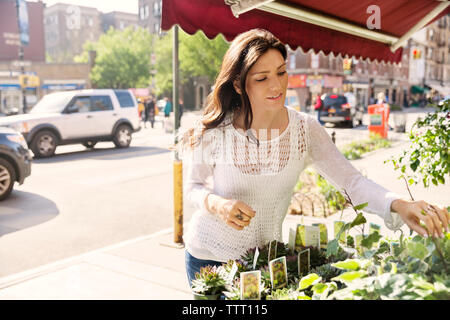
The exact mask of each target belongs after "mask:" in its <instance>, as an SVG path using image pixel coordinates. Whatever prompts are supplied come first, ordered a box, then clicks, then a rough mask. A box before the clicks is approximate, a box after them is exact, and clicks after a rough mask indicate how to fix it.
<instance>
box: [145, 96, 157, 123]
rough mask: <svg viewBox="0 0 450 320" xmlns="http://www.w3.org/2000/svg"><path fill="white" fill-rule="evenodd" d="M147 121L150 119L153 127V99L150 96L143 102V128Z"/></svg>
mask: <svg viewBox="0 0 450 320" xmlns="http://www.w3.org/2000/svg"><path fill="white" fill-rule="evenodd" d="M147 121H150V125H151V127H152V129H153V127H154V124H155V100H154V98H153V97H152V96H150V97H149V98H148V99H147V101H146V102H145V128H147Z"/></svg>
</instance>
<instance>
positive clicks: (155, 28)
mask: <svg viewBox="0 0 450 320" xmlns="http://www.w3.org/2000/svg"><path fill="white" fill-rule="evenodd" d="M153 30H154V33H159V23H155V24H154V26H153Z"/></svg>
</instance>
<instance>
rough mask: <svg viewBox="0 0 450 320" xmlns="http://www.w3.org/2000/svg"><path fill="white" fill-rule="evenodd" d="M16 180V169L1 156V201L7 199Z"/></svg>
mask: <svg viewBox="0 0 450 320" xmlns="http://www.w3.org/2000/svg"><path fill="white" fill-rule="evenodd" d="M15 181H16V171H15V170H14V167H13V166H12V165H11V163H10V162H9V161H7V160H5V159H1V158H0V201H1V200H4V199H6V198H7V197H8V196H9V195H10V193H11V191H12V189H13V186H14V182H15Z"/></svg>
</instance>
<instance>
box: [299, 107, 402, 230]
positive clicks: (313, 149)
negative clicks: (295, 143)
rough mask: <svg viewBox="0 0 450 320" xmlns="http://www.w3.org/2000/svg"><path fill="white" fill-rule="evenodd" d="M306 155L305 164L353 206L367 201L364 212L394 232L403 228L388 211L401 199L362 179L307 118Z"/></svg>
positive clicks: (322, 131)
mask: <svg viewBox="0 0 450 320" xmlns="http://www.w3.org/2000/svg"><path fill="white" fill-rule="evenodd" d="M307 126H308V135H307V136H308V154H307V164H311V165H312V166H313V167H314V168H315V169H316V170H317V172H318V173H319V174H320V175H322V176H323V177H324V178H325V179H326V180H328V181H329V182H330V183H331V184H332V185H333V186H334V187H335V188H336V189H338V190H339V191H340V192H341V193H342V194H343V195H345V193H344V190H345V191H346V192H347V194H348V195H349V197H350V199H351V201H352V203H353V205H355V206H356V205H359V204H362V203H365V202H367V203H368V206H367V207H366V208H365V209H364V211H367V212H369V213H375V214H377V215H378V216H380V217H381V218H383V219H384V223H385V224H386V226H387V227H388V228H389V229H392V230H396V229H399V228H400V227H401V226H402V225H403V221H402V219H401V218H400V216H399V215H398V214H397V213H395V212H391V210H390V208H391V203H392V201H394V200H395V199H398V198H401V196H399V195H397V194H395V193H392V192H390V191H388V190H386V189H385V188H384V187H382V186H380V185H379V184H376V183H375V182H373V181H372V180H370V179H367V178H365V177H364V176H363V175H362V174H361V173H360V172H359V171H358V170H356V169H355V168H354V167H353V166H352V164H351V163H350V162H349V161H348V160H347V159H346V158H345V157H344V156H343V155H342V154H341V153H340V152H339V150H338V149H337V148H336V146H335V145H334V143H333V141H332V140H331V138H330V136H329V135H328V133H327V132H326V131H325V129H324V128H323V127H322V126H321V125H320V124H319V123H318V121H317V120H316V119H315V118H313V117H311V116H309V115H308V116H307Z"/></svg>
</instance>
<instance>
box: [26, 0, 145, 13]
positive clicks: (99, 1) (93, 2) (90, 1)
mask: <svg viewBox="0 0 450 320" xmlns="http://www.w3.org/2000/svg"><path fill="white" fill-rule="evenodd" d="M33 2H36V0H34V1H33ZM43 2H44V3H45V4H46V5H47V7H49V6H51V5H54V4H55V3H67V4H73V5H79V6H84V7H91V8H97V9H98V10H99V11H101V12H111V11H122V12H128V13H134V14H138V2H139V1H138V0H43Z"/></svg>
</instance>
